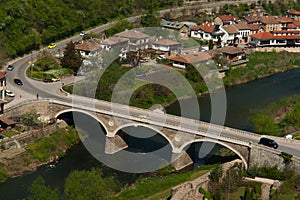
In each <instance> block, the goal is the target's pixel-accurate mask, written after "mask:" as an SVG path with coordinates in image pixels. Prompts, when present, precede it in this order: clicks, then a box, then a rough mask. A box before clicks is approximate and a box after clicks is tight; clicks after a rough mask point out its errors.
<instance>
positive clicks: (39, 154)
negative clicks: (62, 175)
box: [0, 126, 80, 182]
mask: <svg viewBox="0 0 300 200" xmlns="http://www.w3.org/2000/svg"><path fill="white" fill-rule="evenodd" d="M79 142H80V139H79V137H78V135H77V132H76V130H75V128H73V127H69V126H67V127H66V128H64V129H57V130H56V131H55V132H53V133H52V134H50V135H49V136H47V137H44V138H39V139H37V140H35V141H34V142H33V143H30V144H24V145H22V146H21V147H20V148H18V149H11V150H7V151H6V152H5V153H6V154H7V156H2V157H1V159H0V177H2V179H0V182H4V181H6V180H7V178H12V177H16V176H20V175H23V174H24V173H27V172H30V171H34V170H36V169H37V168H38V167H41V166H44V165H48V164H51V163H53V162H56V161H58V160H59V159H61V158H62V157H63V156H65V155H66V152H67V150H69V149H70V148H72V147H73V146H74V145H76V144H78V143H79ZM9 151H10V152H9ZM13 151H19V153H16V154H12V153H13Z"/></svg>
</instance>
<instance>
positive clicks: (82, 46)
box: [75, 41, 100, 51]
mask: <svg viewBox="0 0 300 200" xmlns="http://www.w3.org/2000/svg"><path fill="white" fill-rule="evenodd" d="M75 49H76V50H80V51H96V50H98V49H100V45H99V44H98V43H96V42H92V41H84V42H83V43H79V44H76V45H75Z"/></svg>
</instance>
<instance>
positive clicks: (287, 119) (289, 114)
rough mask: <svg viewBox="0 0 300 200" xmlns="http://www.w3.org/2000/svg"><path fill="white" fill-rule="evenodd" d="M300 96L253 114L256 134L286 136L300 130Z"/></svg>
mask: <svg viewBox="0 0 300 200" xmlns="http://www.w3.org/2000/svg"><path fill="white" fill-rule="evenodd" d="M299 117H300V96H299V95H296V96H292V97H288V98H284V99H281V100H280V101H278V102H275V103H272V104H270V105H268V106H266V107H265V108H264V109H263V110H254V111H252V112H251V123H252V125H253V128H254V130H255V131H256V132H258V133H261V134H265V135H275V136H284V135H287V134H289V133H292V132H295V131H297V130H299V129H300V121H299V119H300V118H299Z"/></svg>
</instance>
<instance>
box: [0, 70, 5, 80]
mask: <svg viewBox="0 0 300 200" xmlns="http://www.w3.org/2000/svg"><path fill="white" fill-rule="evenodd" d="M5 75H6V72H5V71H0V79H3V78H5Z"/></svg>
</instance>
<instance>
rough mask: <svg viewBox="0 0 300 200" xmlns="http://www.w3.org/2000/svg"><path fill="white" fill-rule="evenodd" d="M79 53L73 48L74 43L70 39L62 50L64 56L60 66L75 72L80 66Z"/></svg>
mask: <svg viewBox="0 0 300 200" xmlns="http://www.w3.org/2000/svg"><path fill="white" fill-rule="evenodd" d="M81 63H82V58H81V54H80V53H79V52H78V51H77V50H75V44H74V43H73V42H72V41H71V42H69V43H68V44H67V46H66V48H65V50H64V57H63V58H62V60H61V66H62V67H64V68H68V69H71V70H72V71H73V72H77V71H78V69H79V67H80V66H81Z"/></svg>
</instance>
